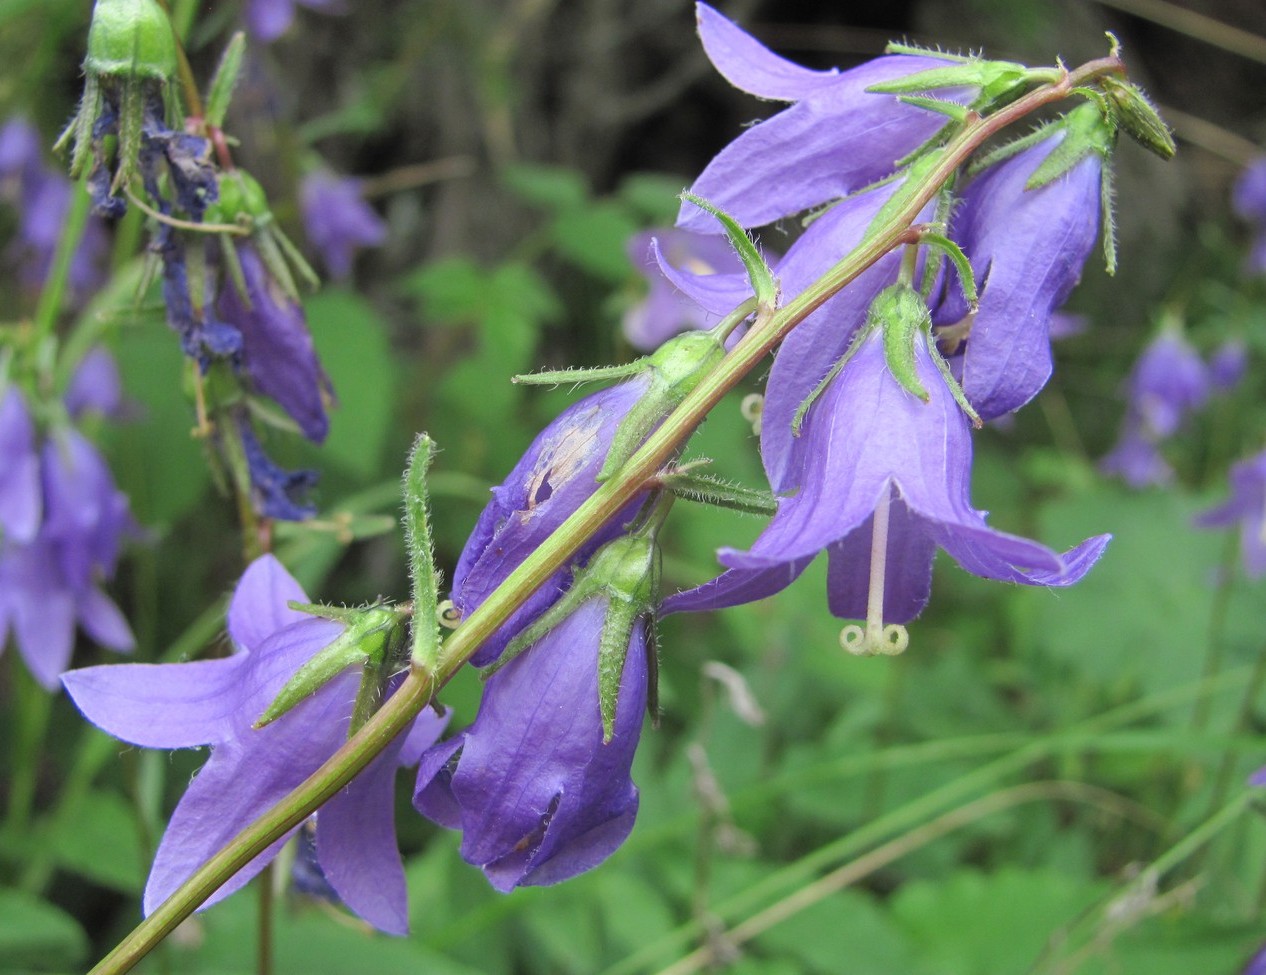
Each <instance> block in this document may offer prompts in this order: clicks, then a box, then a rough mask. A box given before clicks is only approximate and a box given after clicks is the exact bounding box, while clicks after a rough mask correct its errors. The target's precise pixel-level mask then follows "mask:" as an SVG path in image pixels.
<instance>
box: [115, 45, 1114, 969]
mask: <svg viewBox="0 0 1266 975" xmlns="http://www.w3.org/2000/svg"><path fill="white" fill-rule="evenodd" d="M1124 73H1125V66H1124V64H1123V63H1122V61H1121V59H1120V58H1119V57H1118V56H1117V55H1116V54H1115V52H1114V53H1113V54H1111V55H1110V56H1108V57H1106V58H1101V59H1098V60H1095V61H1090V62H1087V63H1086V64H1085V65H1082V66H1081V67H1079V68H1077V69H1075V70H1073V71H1065V70H1057V71H1053V72H1052V74H1053V77H1054V80H1052V81H1050V82H1048V83H1046V84H1043V85H1041V86H1040V87H1038V88H1035V89H1034V90H1033V91H1031V92H1029V93H1028V94H1026V95H1024V96H1023V97H1021V98H1018V99H1016V100H1015V101H1014V102H1012V103H1010V104H1009V105H1007V106H1006V107H1004V108H1002V109H999V110H998V111H996V112H995V113H993V114H991V115H989V116H981V115H980V114H978V113H976V112H974V111H968V113H967V114H966V116H965V118H964V120H963V123H962V127H961V129H960V130H959V132H958V133H957V135H955V136H954V137H953V138H952V139H951V140H950V141H949V142H948V143H947V144H946V145H945V147H944V148H943V150H941V151H940V152H939V153H938V155H937V157H936V160H935V162H934V164H932V165H931V166H929V167H927V168H926V170H924V171H922V172H920V173H918V174H917V176H918V177H919V178H918V179H917V181H914V180H912V181H911V182H910V183H908V184H907V186H906V187H905V188H904V189H903V190H902V191H901V192H900V194H899V198H894V199H893V200H892V201H890V203H889V205H887V206H886V207H885V209H884V211H883V212H882V213H881V214H880V215H879V217H878V218H877V220H876V223H875V224H874V225H873V226H872V228H871V230H870V232H869V233H868V234H867V236H866V238H865V239H864V240H863V242H862V243H861V244H860V245H859V246H858V247H857V248H856V249H854V250H853V251H852V252H850V253H849V254H847V255H846V256H845V257H844V258H843V259H841V260H840V261H839V262H838V263H837V264H836V265H835V266H834V267H832V268H831V269H830V270H829V271H828V272H827V273H826V274H824V275H823V276H822V277H821V278H820V279H819V280H818V281H817V282H816V283H814V284H813V285H811V286H810V287H808V288H806V289H805V290H804V291H803V292H801V293H800V294H799V295H798V296H797V297H796V298H794V299H793V300H791V301H790V302H789V303H788V304H787V305H785V306H784V307H782V308H780V309H777V310H766V311H765V312H764V313H762V314H758V316H757V318H756V321H755V322H754V323H753V325H752V327H751V328H750V329H749V330H748V332H747V334H746V335H744V337H743V338H742V339H741V340H740V341H739V342H738V343H737V344H736V345H735V347H734V348H733V349H732V350H731V351H730V352H729V353H728V354H727V355H726V356H725V357H724V358H723V359H721V360H720V361H719V362H718V363H717V364H716V365H715V366H714V367H713V368H712V369H711V370H710V371H709V372H707V373H706V374H705V375H704V376H703V377H702V379H701V380H700V381H699V383H698V385H697V386H695V387H694V389H692V390H691V391H690V392H689V393H688V394H687V395H686V396H685V398H684V399H683V400H682V401H681V403H680V405H678V406H677V408H676V409H675V410H673V412H672V413H670V414H669V415H668V416H667V418H666V419H665V420H664V421H663V423H662V424H661V425H660V426H659V428H658V429H657V430H656V431H655V432H654V433H652V434H651V435H650V436H649V437H648V438H647V440H646V442H645V443H644V444H643V445H642V447H641V448H640V449H638V450H637V451H636V452H635V453H634V454H633V455H632V456H631V457H630V458H629V459H628V460H627V461H626V462H625V463H624V464H623V465H621V466H620V467H619V468H618V470H616V471H615V472H614V473H613V474H612V476H611V477H610V478H609V479H607V480H605V481H604V482H602V483H601V484H600V485H599V486H598V487H597V489H596V490H595V491H594V493H593V494H592V495H591V496H590V497H589V498H588V500H586V501H585V502H584V503H583V504H581V505H580V507H579V508H578V509H577V510H576V511H575V513H574V514H573V515H572V516H571V517H570V518H568V519H567V520H566V521H565V522H563V524H562V525H560V526H559V527H558V529H557V530H556V531H555V532H554V533H553V534H552V535H550V536H549V537H548V538H547V539H546V540H545V541H544V542H543V543H542V544H541V545H540V546H539V547H538V548H537V549H536V550H535V551H534V552H532V554H530V555H529V556H528V557H527V558H526V559H524V560H523V562H522V563H520V564H519V565H518V567H517V568H515V570H514V571H513V572H511V573H510V575H509V576H508V577H507V578H506V580H505V581H504V582H503V583H502V584H501V585H500V586H498V587H497V588H496V589H495V590H494V591H493V592H492V593H491V594H490V595H489V596H488V597H487V598H486V599H485V600H484V601H483V602H482V603H481V604H480V605H479V606H478V607H477V608H476V609H475V610H473V611H472V612H471V613H470V615H469V616H468V617H467V618H466V619H465V620H464V621H463V622H462V623H461V625H460V626H458V628H457V629H456V630H454V631H453V633H452V635H451V636H450V637H449V638H448V639H447V641H445V643H444V644H443V646H442V647H441V648H440V652H439V659H438V660H437V661H436V665H435V668H434V670H433V671H429V670H424V669H422V668H419V667H417V666H414V667H413V668H412V669H411V670H410V672H409V674H408V676H407V678H406V679H405V680H404V682H403V683H402V684H401V685H400V687H399V689H398V690H397V691H396V692H395V694H393V695H392V697H391V698H390V699H389V700H388V701H387V702H386V704H385V705H384V706H383V707H382V709H381V710H380V711H378V712H377V714H375V715H374V716H373V717H372V718H371V719H370V720H369V721H368V722H366V724H365V725H364V726H363V727H362V728H361V730H360V731H359V732H358V733H357V734H356V735H354V736H353V737H352V738H351V739H349V740H348V742H347V743H346V744H345V745H344V746H343V747H342V748H340V749H339V750H338V751H337V752H336V753H335V754H334V755H332V756H331V757H330V758H329V760H327V761H326V762H325V764H324V765H322V766H321V767H320V768H319V769H318V770H317V771H316V772H314V773H313V774H312V775H311V776H309V777H308V778H307V779H306V780H305V781H304V782H303V784H302V785H300V786H299V787H298V788H297V789H295V790H294V791H293V792H291V793H290V794H289V795H288V796H287V797H286V798H285V799H284V800H282V801H281V802H279V803H277V805H275V806H274V807H273V808H272V809H270V810H268V812H266V813H265V814H264V815H263V816H261V817H260V818H259V819H258V820H256V821H255V822H254V823H252V824H251V825H250V826H249V827H247V828H246V829H244V830H243V831H242V832H241V833H239V834H238V835H237V836H236V837H235V838H234V839H233V840H232V841H231V842H230V843H229V844H228V845H227V846H225V847H224V849H222V850H221V851H220V852H219V853H217V854H216V855H215V856H213V857H212V858H211V859H209V860H208V861H207V862H206V863H205V864H203V865H202V867H201V868H199V869H198V871H197V872H196V873H195V874H194V875H193V876H192V877H190V878H189V880H188V881H186V882H185V884H183V885H182V886H181V887H180V888H179V889H178V890H177V891H176V892H175V893H174V894H172V895H171V897H169V898H168V899H167V900H166V901H165V902H164V903H163V904H162V905H160V906H159V907H158V908H157V909H156V910H155V911H153V913H151V914H150V915H149V917H147V918H146V919H145V920H144V921H142V922H141V924H139V925H138V926H137V927H136V928H135V929H134V930H133V932H132V933H131V934H130V935H129V936H128V937H127V938H126V939H124V941H123V942H121V943H120V944H119V945H118V946H117V947H116V948H115V949H114V950H113V951H112V952H111V953H110V954H109V955H108V956H106V958H104V959H103V960H102V961H101V962H100V963H98V965H97V966H96V967H95V968H93V969H92V971H91V973H90V975H117V973H120V972H126V971H128V970H130V969H131V968H132V967H133V966H134V965H135V964H136V963H137V962H138V961H140V959H141V958H143V957H144V956H145V955H146V954H147V953H148V952H149V951H150V950H151V949H152V948H153V947H154V946H155V945H157V944H158V942H159V941H161V940H162V939H163V938H164V937H165V936H166V935H167V934H168V933H170V932H171V931H172V930H173V929H174V928H175V927H176V925H177V924H179V923H180V922H181V921H182V920H184V919H185V918H186V917H188V916H189V915H190V914H192V913H193V911H194V910H196V909H197V907H198V905H199V904H201V903H202V902H203V901H204V900H206V899H207V898H208V897H209V896H210V895H211V894H212V893H213V892H214V891H215V890H216V889H217V888H218V887H219V886H220V885H221V884H223V883H224V882H225V881H226V880H228V878H229V877H231V876H232V875H233V874H234V873H235V872H236V871H237V870H239V869H240V868H241V867H243V866H244V865H245V864H247V863H249V862H250V861H251V859H253V858H254V857H255V856H256V855H257V854H258V853H259V852H260V851H261V850H263V849H265V848H266V847H267V846H268V845H269V844H270V843H272V842H274V841H275V840H277V839H278V838H279V837H281V836H282V835H284V834H285V833H286V832H287V831H289V830H290V829H292V828H294V827H295V826H296V825H297V824H299V823H300V822H302V821H303V819H304V818H305V817H307V816H308V815H310V814H311V813H312V812H313V811H315V810H316V809H317V807H318V806H320V805H321V804H322V803H323V802H325V801H326V800H327V799H329V798H330V797H331V796H332V795H334V794H335V793H336V792H337V791H338V790H339V789H341V788H342V787H343V786H344V785H346V784H347V783H348V782H350V781H351V780H352V779H353V778H354V777H355V776H356V775H357V774H358V773H359V772H360V771H361V770H363V769H364V768H365V767H366V766H367V765H368V764H369V763H370V762H371V761H372V760H373V759H374V757H375V756H376V755H377V754H378V753H379V752H380V751H382V749H383V748H385V747H386V746H387V745H388V744H389V743H390V742H391V741H392V739H394V738H395V737H396V736H397V735H398V734H399V733H400V732H401V731H402V730H403V729H404V728H405V727H406V726H407V725H408V723H409V722H410V721H411V720H413V718H414V717H416V716H417V714H418V713H419V712H420V711H421V710H422V709H423V708H424V707H425V706H426V705H427V704H428V703H429V702H430V701H431V699H432V697H433V696H434V694H435V693H436V691H438V690H439V688H441V687H443V686H444V684H446V683H447V682H448V681H449V680H450V679H452V677H453V676H454V675H455V674H456V673H457V671H458V670H460V669H461V668H462V667H463V666H464V665H465V664H466V663H467V662H468V661H469V660H470V658H471V657H472V656H473V655H474V654H475V652H476V651H477V650H478V649H479V648H480V647H481V645H482V644H483V643H484V641H486V640H487V639H488V638H489V637H491V636H492V635H493V634H494V633H495V632H496V630H497V629H498V627H500V626H501V624H502V623H504V622H505V621H506V620H507V619H508V618H509V617H510V615H511V614H512V613H513V612H514V611H515V609H516V608H518V606H519V605H520V604H522V603H523V602H524V601H525V600H526V599H527V598H528V597H529V596H530V595H531V594H532V593H533V592H534V591H535V590H536V589H537V588H538V587H539V586H541V585H542V584H544V583H545V582H546V581H547V580H548V579H549V578H551V577H552V576H553V575H554V573H556V572H557V571H558V570H559V569H560V568H561V567H562V566H564V565H565V564H566V563H567V561H568V559H569V558H571V556H572V555H574V554H575V553H576V551H577V550H578V549H580V548H581V546H582V545H583V544H584V543H585V542H586V540H588V539H589V538H590V537H591V536H593V535H594V534H595V533H596V532H598V530H599V529H601V528H602V526H603V525H605V524H606V523H607V522H608V521H609V520H610V519H611V518H612V517H613V516H614V515H615V514H616V513H617V512H619V511H621V510H622V509H623V508H624V507H625V506H626V505H627V504H628V503H629V502H630V501H632V499H633V498H634V497H636V496H637V495H638V494H639V493H641V492H642V491H644V490H645V489H646V485H647V483H648V482H650V481H652V480H653V479H654V478H655V477H656V476H657V475H658V473H659V472H660V470H661V468H662V467H663V466H664V464H666V463H667V462H668V461H669V460H670V459H671V458H672V457H673V456H674V455H675V453H676V452H677V450H678V449H679V448H680V446H681V445H682V444H683V443H684V442H685V441H686V439H687V438H688V437H689V436H690V435H691V434H692V433H693V432H694V430H695V428H696V427H698V426H699V424H700V423H702V421H703V420H704V418H705V417H706V416H707V414H708V413H709V412H710V411H711V410H712V408H713V407H715V406H716V405H717V403H719V402H720V400H721V398H722V397H723V396H724V395H725V394H726V393H727V392H728V391H729V390H730V389H732V388H733V387H734V386H735V385H737V384H738V382H739V381H740V380H741V379H742V378H743V377H744V376H745V375H746V374H747V373H748V372H750V371H751V370H752V369H753V368H755V367H756V366H757V364H758V363H759V362H760V361H761V360H762V359H763V358H764V357H765V356H766V355H767V354H768V353H769V352H770V351H772V350H773V348H774V347H775V346H776V345H778V343H779V342H781V341H782V340H783V339H784V338H785V337H786V336H787V334H788V333H789V332H790V331H791V330H792V329H793V328H794V327H795V326H796V325H797V324H799V323H800V322H801V321H803V320H804V319H805V318H806V317H808V316H809V315H810V314H811V313H812V312H813V311H815V310H816V309H817V308H818V307H819V306H821V305H822V304H823V303H825V302H826V301H827V300H828V299H830V298H831V297H832V296H834V295H835V294H836V293H838V292H839V291H840V290H841V289H843V288H844V287H845V286H847V285H848V284H849V283H850V282H851V281H853V280H854V279H855V278H856V277H857V276H858V275H860V274H861V273H862V272H863V271H865V270H866V269H867V268H869V267H870V266H871V265H872V264H874V263H875V262H876V261H878V260H879V259H880V258H881V257H883V256H884V255H885V254H887V253H888V252H889V251H890V250H892V249H893V248H895V247H897V246H899V245H901V244H903V243H916V242H917V240H918V231H917V230H915V229H912V225H913V224H914V223H915V221H916V220H917V219H918V215H919V213H920V211H922V209H923V208H924V207H925V206H926V205H927V203H928V202H929V201H930V200H932V198H933V197H934V196H935V195H936V194H937V193H938V192H939V191H940V188H941V187H942V185H943V184H944V183H945V182H946V181H947V180H948V179H949V178H950V177H951V176H952V175H953V174H954V173H955V172H956V171H957V170H958V168H959V167H961V166H962V165H963V164H965V163H966V162H967V160H968V159H969V157H970V156H971V155H972V153H974V152H975V151H976V150H977V149H978V148H980V146H981V145H982V144H983V143H984V142H985V141H986V140H988V139H989V138H991V137H992V136H993V135H995V134H997V133H998V132H999V131H1001V130H1002V129H1004V128H1006V127H1007V126H1009V125H1011V124H1013V123H1014V122H1016V121H1018V120H1019V119H1022V118H1024V117H1025V116H1026V115H1028V114H1029V113H1031V112H1033V111H1035V110H1036V109H1038V108H1041V107H1042V106H1044V105H1048V104H1051V103H1052V102H1056V101H1059V100H1061V99H1063V98H1065V97H1067V96H1068V95H1070V94H1071V93H1072V92H1073V90H1074V89H1075V88H1077V87H1078V86H1083V85H1086V84H1088V83H1089V82H1092V81H1094V80H1096V79H1099V78H1102V77H1105V76H1113V75H1122V76H1123V75H1124ZM787 149H788V151H795V147H794V146H788V147H787Z"/></svg>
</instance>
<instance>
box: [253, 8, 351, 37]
mask: <svg viewBox="0 0 1266 975" xmlns="http://www.w3.org/2000/svg"><path fill="white" fill-rule="evenodd" d="M296 6H300V7H307V8H308V9H309V10H319V11H321V12H322V13H328V14H337V13H343V12H344V10H346V4H345V3H344V2H343V0H248V2H247V5H246V26H247V27H249V28H250V31H251V33H252V34H254V35H255V37H256V38H258V39H259V40H261V41H263V42H264V43H265V44H269V43H271V42H272V41H275V40H276V39H277V38H279V37H280V36H281V35H282V34H284V33H285V32H286V31H288V30H289V29H290V25H291V24H292V23H293V22H294V19H295V7H296Z"/></svg>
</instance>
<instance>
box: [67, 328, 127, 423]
mask: <svg viewBox="0 0 1266 975" xmlns="http://www.w3.org/2000/svg"><path fill="white" fill-rule="evenodd" d="M62 402H64V403H65V404H66V412H67V413H69V414H70V415H71V417H72V418H74V419H77V418H79V417H80V416H82V415H83V414H85V413H98V414H100V415H101V416H104V417H106V418H107V419H110V420H125V419H127V418H128V416H129V415H130V414H131V413H132V412H133V407H132V406H131V405H130V404H129V403H128V401H127V399H126V397H125V396H124V395H123V380H122V378H121V377H120V376H119V366H118V363H116V362H115V361H114V356H112V355H110V353H109V352H107V351H106V350H105V349H103V348H102V347H101V346H96V347H94V348H92V349H89V350H88V353H87V354H86V355H85V356H84V357H83V359H82V360H80V362H79V365H78V366H76V367H75V372H74V374H73V375H72V376H71V377H70V382H69V383H68V384H67V386H66V392H65V393H64V394H63V396H62Z"/></svg>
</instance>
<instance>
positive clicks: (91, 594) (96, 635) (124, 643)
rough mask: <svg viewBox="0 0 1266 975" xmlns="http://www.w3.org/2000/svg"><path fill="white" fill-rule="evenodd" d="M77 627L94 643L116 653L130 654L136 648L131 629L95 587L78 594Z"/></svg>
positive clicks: (116, 608) (119, 612)
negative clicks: (81, 628) (80, 627)
mask: <svg viewBox="0 0 1266 975" xmlns="http://www.w3.org/2000/svg"><path fill="white" fill-rule="evenodd" d="M76 608H77V611H78V615H79V625H80V626H82V627H83V629H84V632H85V633H87V634H88V636H90V637H91V638H92V639H93V641H94V642H96V643H98V644H100V645H101V646H103V647H105V648H107V649H109V650H114V651H116V652H118V653H130V652H131V651H132V650H134V649H135V648H136V638H135V637H134V636H133V635H132V628H131V627H130V626H128V622H127V617H125V616H124V615H123V613H122V611H121V610H120V609H119V607H118V606H116V605H115V604H114V601H113V600H112V599H110V597H109V596H107V595H106V594H105V593H103V592H102V591H101V590H100V589H98V588H97V587H96V586H89V587H88V588H87V589H85V590H84V591H83V592H81V593H79V598H78V601H77V607H76Z"/></svg>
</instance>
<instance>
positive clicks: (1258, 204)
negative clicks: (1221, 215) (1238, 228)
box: [1231, 157, 1266, 274]
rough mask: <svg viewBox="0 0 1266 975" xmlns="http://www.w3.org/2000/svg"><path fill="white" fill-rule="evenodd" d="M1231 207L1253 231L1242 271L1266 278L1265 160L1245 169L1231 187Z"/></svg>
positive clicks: (1256, 161) (1254, 162)
mask: <svg viewBox="0 0 1266 975" xmlns="http://www.w3.org/2000/svg"><path fill="white" fill-rule="evenodd" d="M1231 203H1232V205H1233V206H1234V207H1235V212H1236V213H1238V214H1239V215H1240V217H1242V218H1243V219H1244V221H1245V222H1246V223H1248V224H1251V225H1252V227H1253V230H1254V237H1253V244H1252V247H1251V249H1250V250H1249V255H1248V259H1247V261H1246V262H1245V269H1246V270H1247V271H1248V272H1249V273H1250V274H1266V157H1263V158H1261V159H1256V160H1254V161H1253V162H1251V163H1249V164H1248V166H1246V167H1245V169H1244V172H1243V173H1241V174H1240V178H1239V180H1238V181H1237V182H1236V184H1235V190H1234V193H1233V194H1232V197H1231Z"/></svg>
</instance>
